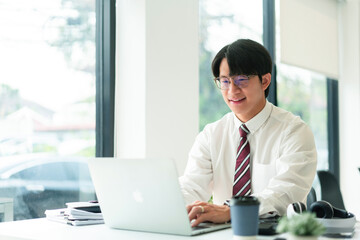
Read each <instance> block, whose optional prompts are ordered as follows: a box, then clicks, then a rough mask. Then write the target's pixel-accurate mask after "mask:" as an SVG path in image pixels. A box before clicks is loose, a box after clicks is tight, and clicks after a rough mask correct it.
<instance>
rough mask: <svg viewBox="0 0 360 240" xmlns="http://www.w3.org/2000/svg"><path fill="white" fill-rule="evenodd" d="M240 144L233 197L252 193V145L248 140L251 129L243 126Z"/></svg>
mask: <svg viewBox="0 0 360 240" xmlns="http://www.w3.org/2000/svg"><path fill="white" fill-rule="evenodd" d="M239 131H240V144H239V147H238V149H237V155H236V167H235V176H234V185H233V196H247V195H249V194H250V193H251V176H250V144H249V141H248V139H247V137H246V136H247V134H249V133H250V131H249V129H247V127H246V126H245V124H242V125H241V126H240V127H239Z"/></svg>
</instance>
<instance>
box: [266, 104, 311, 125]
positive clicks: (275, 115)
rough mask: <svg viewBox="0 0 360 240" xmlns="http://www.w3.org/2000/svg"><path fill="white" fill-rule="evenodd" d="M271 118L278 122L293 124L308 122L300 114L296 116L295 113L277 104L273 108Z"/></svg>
mask: <svg viewBox="0 0 360 240" xmlns="http://www.w3.org/2000/svg"><path fill="white" fill-rule="evenodd" d="M270 118H271V120H272V121H277V122H278V123H283V124H291V123H292V124H305V125H306V123H305V122H304V121H303V120H302V119H301V118H300V117H299V116H296V115H294V114H293V113H291V112H289V111H287V110H285V109H283V108H280V107H277V106H273V110H272V113H271V115H270Z"/></svg>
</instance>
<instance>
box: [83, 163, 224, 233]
mask: <svg viewBox="0 0 360 240" xmlns="http://www.w3.org/2000/svg"><path fill="white" fill-rule="evenodd" d="M89 168H90V173H91V177H92V180H93V183H94V186H95V191H96V194H97V197H98V200H99V204H100V208H101V211H102V213H103V216H104V220H105V224H106V225H108V226H109V227H112V228H119V229H126V230H136V231H146V232H158V233H168V234H178V235H196V234H200V233H205V232H210V231H215V230H219V229H223V228H228V227H230V226H231V224H214V223H204V224H200V225H199V226H198V227H195V228H192V227H191V225H190V221H189V218H188V214H187V211H186V208H185V202H184V199H183V195H182V193H181V190H180V185H179V182H178V176H177V170H176V167H175V164H174V162H173V161H172V160H170V159H165V160H159V159H117V158H94V159H89Z"/></svg>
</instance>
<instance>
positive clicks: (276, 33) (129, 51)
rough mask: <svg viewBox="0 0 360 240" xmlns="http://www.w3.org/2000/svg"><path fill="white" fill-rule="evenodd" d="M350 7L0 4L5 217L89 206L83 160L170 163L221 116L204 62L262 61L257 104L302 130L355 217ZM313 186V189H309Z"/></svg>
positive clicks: (359, 78) (357, 92)
mask: <svg viewBox="0 0 360 240" xmlns="http://www.w3.org/2000/svg"><path fill="white" fill-rule="evenodd" d="M359 16H360V2H359V0H342V1H341V0H316V1H311V0H252V1H246V0H183V1H177V0H117V1H115V0H36V1H32V2H31V3H30V2H28V1H25V0H15V1H5V0H0V20H1V21H0V26H1V27H0V29H1V32H0V52H1V54H0V64H1V65H0V66H1V77H0V198H7V199H12V201H13V204H14V207H15V208H14V219H15V220H20V219H27V218H36V217H42V216H44V213H43V212H44V210H45V209H49V208H60V207H63V206H64V204H65V202H68V201H87V200H92V199H94V198H95V193H94V189H93V186H92V183H91V178H90V176H89V173H88V170H87V166H86V158H88V157H95V156H98V157H101V156H106V157H110V156H116V157H125V158H145V157H146V158H166V159H173V160H175V162H176V165H177V167H178V173H179V175H181V174H182V173H183V171H184V169H185V166H186V162H187V154H188V151H189V150H190V147H191V145H192V144H193V142H194V139H195V137H196V135H197V134H198V132H199V131H201V130H202V128H203V127H204V126H205V125H206V124H207V123H210V122H213V121H215V120H217V119H219V118H221V116H223V115H224V114H225V113H227V112H228V111H229V109H228V108H227V106H226V105H225V103H224V102H223V100H222V97H221V93H220V92H219V90H218V89H217V88H216V86H215V84H214V83H213V80H212V74H211V68H210V64H211V61H212V58H213V57H214V54H215V53H216V52H217V51H219V49H220V48H221V47H223V46H224V45H226V44H228V43H231V42H233V41H235V40H236V39H238V38H250V39H253V40H255V41H258V42H260V43H262V44H264V46H266V48H267V49H268V50H269V52H270V53H271V55H272V57H273V59H274V69H273V74H272V84H271V89H270V95H269V98H268V100H269V101H271V102H272V103H274V104H276V105H278V106H280V107H282V108H284V109H286V110H288V111H291V112H292V113H294V114H295V115H298V116H300V117H301V118H302V119H303V120H304V121H305V122H306V123H307V124H308V125H309V126H310V127H311V129H312V131H313V132H314V135H315V141H316V145H317V150H318V169H319V170H329V171H331V172H332V173H334V174H335V176H336V177H337V178H338V179H339V182H340V186H341V191H342V194H343V198H344V202H345V206H346V208H347V210H349V211H351V212H353V213H355V214H356V215H360V207H359V205H358V202H359V200H360V192H359V191H357V187H356V186H357V185H358V184H359V183H360V172H359V170H358V168H359V167H360V158H359V156H358V155H359V154H358V151H357V148H358V146H357V143H358V141H357V136H358V135H359V134H360V129H359V124H358V123H359V122H360V72H359V67H360V17H359ZM314 186H315V187H316V186H318V185H317V183H316V181H315V182H314Z"/></svg>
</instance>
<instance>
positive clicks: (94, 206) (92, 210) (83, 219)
mask: <svg viewBox="0 0 360 240" xmlns="http://www.w3.org/2000/svg"><path fill="white" fill-rule="evenodd" d="M66 205H67V208H61V209H54V210H46V211H45V215H46V218H47V219H49V220H51V221H56V222H61V223H66V224H70V225H73V226H81V225H91V224H101V223H104V219H103V216H102V213H101V211H100V207H99V204H98V203H88V202H76V203H67V204H66Z"/></svg>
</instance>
